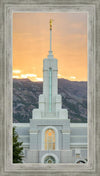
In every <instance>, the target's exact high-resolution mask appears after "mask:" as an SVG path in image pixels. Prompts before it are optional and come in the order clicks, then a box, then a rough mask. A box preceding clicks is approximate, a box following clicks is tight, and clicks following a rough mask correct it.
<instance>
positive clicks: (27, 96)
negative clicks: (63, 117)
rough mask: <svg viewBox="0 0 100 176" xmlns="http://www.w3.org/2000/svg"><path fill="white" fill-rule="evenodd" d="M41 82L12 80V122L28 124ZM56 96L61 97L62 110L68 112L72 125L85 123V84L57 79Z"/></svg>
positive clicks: (40, 88) (41, 85)
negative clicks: (64, 109)
mask: <svg viewBox="0 0 100 176" xmlns="http://www.w3.org/2000/svg"><path fill="white" fill-rule="evenodd" d="M42 92H43V82H32V81H30V80H29V79H13V122H15V123H29V119H31V118H32V110H33V109H34V108H38V101H39V95H40V94H42ZM58 94H60V95H61V96H62V108H66V109H67V110H68V118H69V119H70V121H71V122H72V123H86V122H87V82H85V81H84V82H82V81H81V82H77V81H69V80H66V79H58Z"/></svg>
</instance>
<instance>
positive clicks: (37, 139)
mask: <svg viewBox="0 0 100 176" xmlns="http://www.w3.org/2000/svg"><path fill="white" fill-rule="evenodd" d="M57 63H58V61H57V59H55V58H54V56H53V53H52V20H50V50H49V55H48V58H46V59H44V60H43V94H41V95H40V96H39V109H34V110H33V112H32V119H30V123H14V124H13V126H15V127H16V131H17V133H18V135H19V137H20V141H23V147H24V159H23V162H25V163H78V162H83V163H85V162H86V160H87V124H86V123H70V119H68V111H67V109H62V99H61V95H59V94H58V79H57V72H58V66H57Z"/></svg>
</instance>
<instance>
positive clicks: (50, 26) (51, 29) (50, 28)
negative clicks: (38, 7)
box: [50, 19, 53, 30]
mask: <svg viewBox="0 0 100 176" xmlns="http://www.w3.org/2000/svg"><path fill="white" fill-rule="evenodd" d="M52 21H53V20H52V19H50V30H52Z"/></svg>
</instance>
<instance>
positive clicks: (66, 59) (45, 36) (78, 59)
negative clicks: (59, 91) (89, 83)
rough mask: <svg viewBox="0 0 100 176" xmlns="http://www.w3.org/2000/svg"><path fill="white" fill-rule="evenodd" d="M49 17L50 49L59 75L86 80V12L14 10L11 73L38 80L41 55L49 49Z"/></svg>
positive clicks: (41, 71) (41, 65) (42, 56)
mask: <svg viewBox="0 0 100 176" xmlns="http://www.w3.org/2000/svg"><path fill="white" fill-rule="evenodd" d="M50 18H52V19H53V20H54V21H53V29H52V50H53V54H54V58H57V59H58V77H61V78H65V79H69V80H73V81H86V80H87V14H86V13H14V14H13V77H14V78H29V79H31V80H33V81H41V80H42V78H43V59H44V58H47V55H48V51H49V37H50V35H49V32H50V31H49V20H50Z"/></svg>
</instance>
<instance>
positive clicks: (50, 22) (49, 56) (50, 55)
mask: <svg viewBox="0 0 100 176" xmlns="http://www.w3.org/2000/svg"><path fill="white" fill-rule="evenodd" d="M52 21H53V20H52V19H50V21H49V24H50V50H49V55H48V58H53V55H52Z"/></svg>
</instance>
